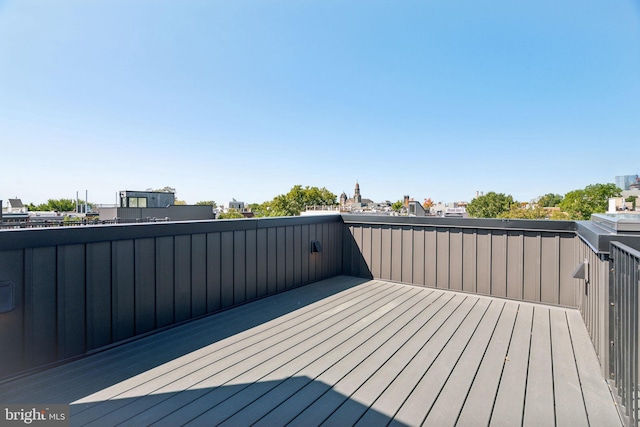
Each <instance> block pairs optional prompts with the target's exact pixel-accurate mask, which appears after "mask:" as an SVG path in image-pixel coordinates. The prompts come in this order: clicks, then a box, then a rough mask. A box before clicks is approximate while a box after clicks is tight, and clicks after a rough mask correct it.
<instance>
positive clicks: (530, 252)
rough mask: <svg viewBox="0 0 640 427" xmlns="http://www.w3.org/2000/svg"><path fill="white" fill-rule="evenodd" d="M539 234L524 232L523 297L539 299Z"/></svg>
mask: <svg viewBox="0 0 640 427" xmlns="http://www.w3.org/2000/svg"><path fill="white" fill-rule="evenodd" d="M541 240H542V238H541V236H540V234H539V233H536V232H525V233H524V299H525V301H540V286H541V282H540V281H541V276H540V268H541V264H542V262H541V258H540V255H541V253H542V248H541Z"/></svg>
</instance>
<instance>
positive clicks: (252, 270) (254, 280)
mask: <svg viewBox="0 0 640 427" xmlns="http://www.w3.org/2000/svg"><path fill="white" fill-rule="evenodd" d="M256 236H257V235H256V230H247V231H246V232H245V248H246V250H245V256H246V263H245V271H246V284H245V290H246V292H247V295H246V298H247V301H251V300H253V299H256V297H257V296H258V277H257V262H258V254H257V237H256Z"/></svg>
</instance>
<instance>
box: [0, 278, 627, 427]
mask: <svg viewBox="0 0 640 427" xmlns="http://www.w3.org/2000/svg"><path fill="white" fill-rule="evenodd" d="M599 372H600V371H599V367H598V361H597V358H596V355H595V353H594V350H593V347H592V345H591V342H590V341H589V338H588V335H587V332H586V329H585V326H584V324H583V323H582V320H581V318H580V314H579V313H578V312H577V311H575V310H570V309H562V308H557V307H549V306H543V305H535V304H528V303H518V302H514V301H506V300H500V299H494V298H488V297H482V296H475V295H469V294H461V293H454V292H446V291H440V290H434V289H428V288H419V287H415V286H408V285H400V284H395V283H388V282H382V281H366V280H363V279H358V278H353V277H346V276H340V277H336V278H333V279H330V280H325V281H323V282H318V283H315V284H312V285H308V286H305V287H302V288H298V289H295V290H292V291H288V292H285V293H282V294H278V295H275V296H272V297H269V298H265V299H262V300H259V301H256V302H253V303H250V304H247V305H244V306H241V307H238V308H235V309H231V310H228V311H225V312H222V313H219V314H216V315H213V316H209V317H206V318H203V319H200V320H197V321H193V322H190V323H188V324H185V325H182V326H179V327H176V328H173V329H170V330H167V331H164V332H161V333H157V334H154V335H151V336H148V337H146V338H142V339H139V340H136V341H133V342H130V343H128V344H125V345H121V346H118V347H115V348H112V349H110V350H107V351H103V352H100V353H97V354H94V355H92V356H89V357H86V358H83V359H81V360H77V361H75V362H71V363H67V364H64V365H62V366H59V367H56V368H53V369H49V370H47V371H44V372H41V373H37V374H33V375H30V376H28V377H25V378H21V379H17V380H13V381H11V382H7V383H4V384H0V402H2V403H70V404H71V414H72V417H71V425H96V426H98V425H104V426H113V425H119V424H122V425H131V426H142V425H150V424H154V425H167V426H176V425H185V424H188V425H205V426H212V425H229V426H243V425H265V426H280V425H304V426H310V425H320V424H324V425H336V426H345V425H362V426H373V425H388V424H392V425H411V426H414V425H433V426H447V425H459V426H475V425H478V426H486V425H496V426H512V425H535V426H553V425H558V426H587V425H591V426H615V425H621V421H620V418H619V417H618V414H617V411H616V408H615V405H614V401H613V399H612V397H611V394H610V393H609V389H608V387H607V385H606V383H605V381H604V379H603V378H602V377H601V376H600V373H599Z"/></svg>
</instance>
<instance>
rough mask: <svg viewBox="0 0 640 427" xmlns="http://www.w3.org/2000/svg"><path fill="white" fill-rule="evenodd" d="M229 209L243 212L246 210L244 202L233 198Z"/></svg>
mask: <svg viewBox="0 0 640 427" xmlns="http://www.w3.org/2000/svg"><path fill="white" fill-rule="evenodd" d="M229 209H235V210H237V211H238V212H242V211H243V210H244V202H237V201H235V200H233V201H231V202H229Z"/></svg>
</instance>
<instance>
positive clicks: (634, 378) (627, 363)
mask: <svg viewBox="0 0 640 427" xmlns="http://www.w3.org/2000/svg"><path fill="white" fill-rule="evenodd" d="M610 254H611V257H612V259H613V263H612V264H613V276H612V277H613V283H610V286H611V290H612V303H613V305H612V306H611V310H612V316H611V317H610V318H611V320H612V321H613V322H614V325H613V328H612V329H613V336H612V337H611V339H612V341H613V344H612V351H611V353H610V354H611V357H612V358H613V361H614V363H613V381H612V383H613V386H614V387H615V391H616V394H617V395H618V397H619V403H620V404H621V405H622V406H623V408H622V409H623V410H622V411H621V412H622V413H623V414H625V415H626V416H627V417H628V418H627V421H628V423H629V425H631V426H636V427H637V426H638V418H639V408H638V388H639V384H638V363H639V361H638V357H639V354H638V341H639V340H640V331H639V329H640V328H639V319H638V317H639V316H640V314H639V312H638V310H640V302H639V298H640V292H639V291H638V287H639V286H640V273H639V269H640V252H639V251H636V250H634V249H632V248H630V247H628V246H626V245H623V244H620V243H617V242H612V243H611V250H610Z"/></svg>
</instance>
